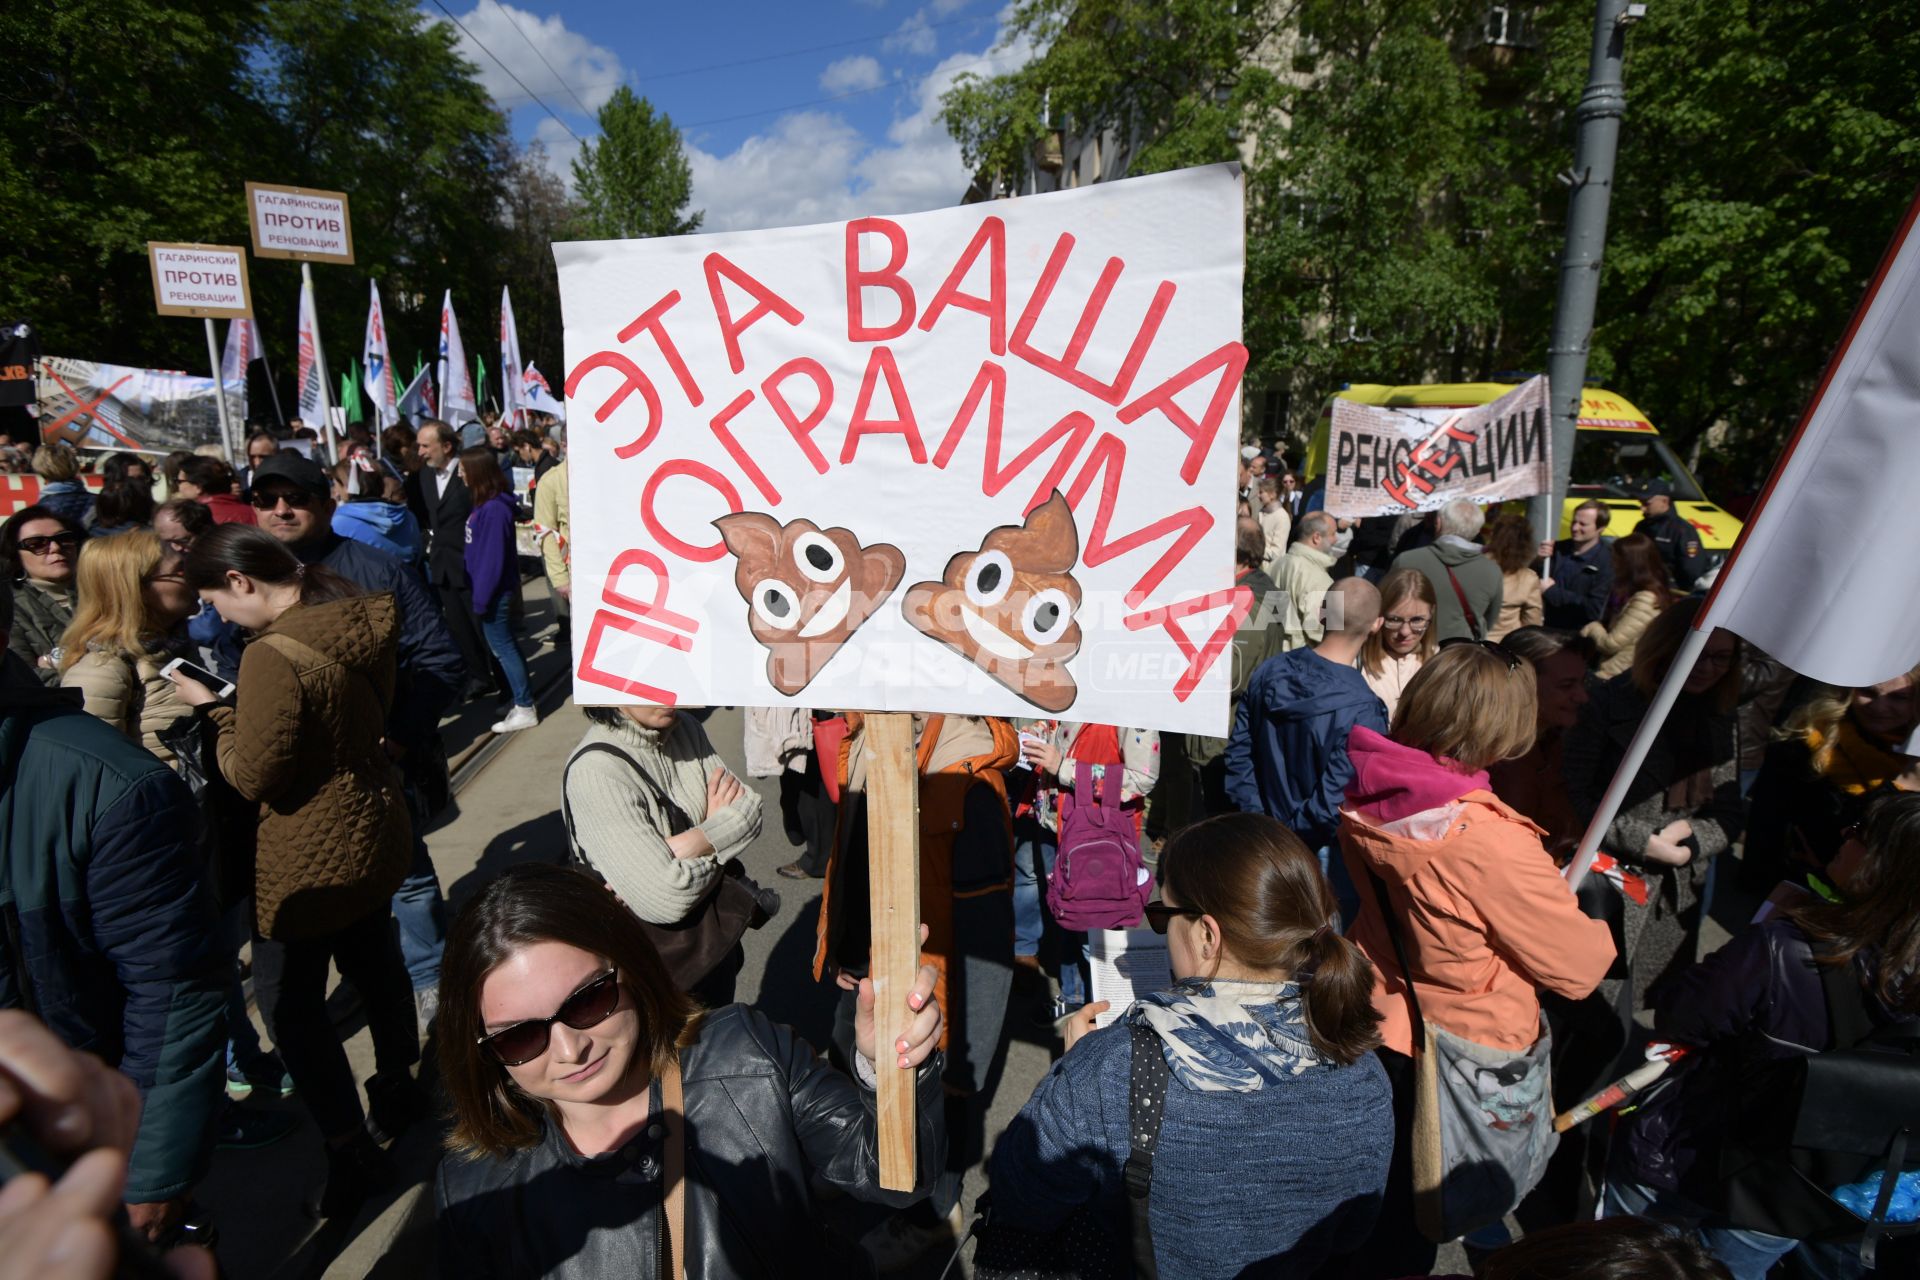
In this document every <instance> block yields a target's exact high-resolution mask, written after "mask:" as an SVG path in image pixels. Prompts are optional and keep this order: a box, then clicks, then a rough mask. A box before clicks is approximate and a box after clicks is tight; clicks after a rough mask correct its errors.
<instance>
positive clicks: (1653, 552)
mask: <svg viewBox="0 0 1920 1280" xmlns="http://www.w3.org/2000/svg"><path fill="white" fill-rule="evenodd" d="M1611 554H1612V556H1613V594H1612V595H1611V596H1609V597H1608V598H1607V621H1609V622H1611V621H1613V617H1614V615H1615V614H1617V613H1619V612H1620V610H1621V608H1622V607H1623V606H1625V604H1626V603H1627V601H1629V600H1631V599H1633V597H1635V596H1636V595H1639V594H1640V593H1641V592H1642V591H1651V592H1653V594H1654V598H1655V599H1657V600H1658V601H1659V603H1660V607H1661V608H1662V609H1664V608H1666V607H1667V605H1668V603H1670V602H1671V601H1672V599H1673V580H1672V579H1671V578H1669V577H1668V576H1667V562H1666V561H1665V560H1664V559H1662V558H1661V556H1660V546H1659V544H1658V543H1656V542H1655V541H1654V540H1653V539H1652V538H1649V537H1648V536H1647V535H1646V534H1644V533H1630V534H1628V535H1627V536H1626V537H1624V538H1616V539H1614V543H1613V551H1612V553H1611Z"/></svg>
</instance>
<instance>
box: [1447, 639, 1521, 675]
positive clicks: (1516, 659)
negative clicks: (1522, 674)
mask: <svg viewBox="0 0 1920 1280" xmlns="http://www.w3.org/2000/svg"><path fill="white" fill-rule="evenodd" d="M1456 644H1477V645H1479V646H1480V647H1481V648H1482V649H1485V650H1486V651H1487V652H1488V653H1491V654H1493V655H1494V656H1496V657H1498V658H1499V659H1500V660H1501V661H1502V662H1504V663H1506V664H1507V674H1508V675H1512V674H1513V673H1514V672H1516V671H1518V670H1519V669H1520V655H1519V654H1517V653H1515V652H1514V651H1513V650H1511V649H1509V648H1507V646H1505V645H1503V644H1501V643H1500V642H1499V641H1498V640H1475V639H1474V638H1473V637H1472V636H1455V637H1454V638H1453V639H1451V640H1442V641H1441V642H1440V647H1441V648H1442V649H1446V648H1451V647H1452V646H1453V645H1456Z"/></svg>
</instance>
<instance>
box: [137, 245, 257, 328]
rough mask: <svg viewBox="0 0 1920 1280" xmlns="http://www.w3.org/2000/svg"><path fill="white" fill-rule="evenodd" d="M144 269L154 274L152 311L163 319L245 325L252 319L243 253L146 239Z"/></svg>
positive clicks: (217, 246) (226, 247) (239, 250)
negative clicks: (216, 320)
mask: <svg viewBox="0 0 1920 1280" xmlns="http://www.w3.org/2000/svg"><path fill="white" fill-rule="evenodd" d="M147 265H148V266H149V267H150V268H152V270H153V306H154V310H156V311H158V312H159V313H160V314H161V315H163V316H205V317H208V318H210V319H211V318H220V317H224V318H226V319H229V320H244V319H246V318H247V317H248V316H249V315H252V314H253V293H252V290H251V289H250V288H249V287H248V285H247V253H246V250H244V249H239V248H233V247H229V246H227V245H218V244H163V243H161V242H160V241H158V240H149V241H147Z"/></svg>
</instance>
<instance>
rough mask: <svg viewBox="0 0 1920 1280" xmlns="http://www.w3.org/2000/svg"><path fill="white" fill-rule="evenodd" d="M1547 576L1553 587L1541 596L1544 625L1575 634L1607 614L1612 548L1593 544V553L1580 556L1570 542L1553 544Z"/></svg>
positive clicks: (1610, 585)
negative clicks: (1550, 565) (1551, 559)
mask: <svg viewBox="0 0 1920 1280" xmlns="http://www.w3.org/2000/svg"><path fill="white" fill-rule="evenodd" d="M1547 576H1548V577H1550V578H1552V579H1553V585H1552V586H1550V587H1548V588H1547V589H1546V590H1545V591H1543V592H1542V593H1541V601H1542V602H1543V603H1544V604H1545V606H1546V623H1547V625H1548V626H1550V627H1559V628H1560V629H1561V630H1563V631H1578V630H1580V628H1582V627H1584V626H1586V625H1587V624H1588V623H1589V622H1598V621H1600V620H1601V618H1602V617H1604V616H1605V614H1606V612H1607V595H1608V593H1609V592H1611V591H1612V590H1613V548H1612V547H1611V546H1610V545H1609V544H1607V543H1606V542H1604V541H1603V542H1596V543H1594V545H1593V550H1591V551H1589V552H1587V553H1586V554H1585V555H1581V554H1579V553H1577V552H1576V551H1574V549H1573V542H1572V541H1571V540H1570V539H1562V540H1561V541H1559V542H1556V543H1554V544H1553V568H1552V570H1551V571H1550V572H1549V573H1548V575H1547Z"/></svg>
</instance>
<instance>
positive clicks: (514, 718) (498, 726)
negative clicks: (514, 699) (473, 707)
mask: <svg viewBox="0 0 1920 1280" xmlns="http://www.w3.org/2000/svg"><path fill="white" fill-rule="evenodd" d="M539 723H540V715H539V713H538V712H536V711H535V710H534V709H533V708H532V707H515V708H514V709H513V710H511V711H509V712H507V718H506V719H505V720H498V721H495V722H494V726H493V731H494V732H495V733H512V732H513V731H514V730H516V729H531V728H533V726H535V725H536V724H539Z"/></svg>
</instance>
